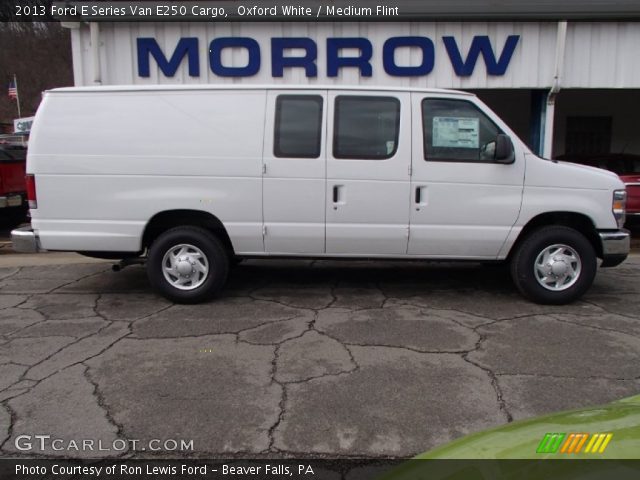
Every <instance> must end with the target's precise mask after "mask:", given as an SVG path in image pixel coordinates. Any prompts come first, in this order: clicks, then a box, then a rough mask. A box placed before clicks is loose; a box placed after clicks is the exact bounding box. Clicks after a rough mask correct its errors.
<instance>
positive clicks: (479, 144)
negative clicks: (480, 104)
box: [422, 98, 501, 162]
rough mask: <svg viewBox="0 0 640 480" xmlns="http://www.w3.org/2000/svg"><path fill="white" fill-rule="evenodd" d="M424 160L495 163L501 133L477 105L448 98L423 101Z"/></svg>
mask: <svg viewBox="0 0 640 480" xmlns="http://www.w3.org/2000/svg"><path fill="white" fill-rule="evenodd" d="M422 130H423V141H424V144H423V145H424V159H425V160H427V161H437V162H493V161H494V156H495V147H496V137H497V135H498V134H499V133H501V132H500V129H499V128H498V127H497V126H496V124H495V123H493V122H492V121H491V120H489V118H488V117H487V116H486V115H485V114H484V113H482V112H481V111H480V110H479V109H478V108H477V107H476V106H475V105H474V104H472V103H471V102H467V101H465V100H450V99H446V98H434V99H425V100H423V101H422Z"/></svg>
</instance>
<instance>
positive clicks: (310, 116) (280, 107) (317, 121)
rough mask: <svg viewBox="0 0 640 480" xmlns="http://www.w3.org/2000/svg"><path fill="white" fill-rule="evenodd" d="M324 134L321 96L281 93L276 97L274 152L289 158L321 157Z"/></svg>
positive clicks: (276, 154) (277, 155)
mask: <svg viewBox="0 0 640 480" xmlns="http://www.w3.org/2000/svg"><path fill="white" fill-rule="evenodd" d="M321 138H322V97H320V96H318V95H280V96H279V97H278V98H277V99H276V122H275V135H274V141H273V154H274V155H275V156H276V157H286V158H291V157H294V158H318V157H319V156H320V141H321Z"/></svg>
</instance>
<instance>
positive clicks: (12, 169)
mask: <svg viewBox="0 0 640 480" xmlns="http://www.w3.org/2000/svg"><path fill="white" fill-rule="evenodd" d="M26 158H27V149H26V148H25V147H24V146H22V145H15V144H10V143H9V144H3V143H0V216H1V217H2V218H5V219H6V218H9V217H16V216H20V215H25V214H26V212H27V203H26V201H27V193H26V192H27V186H26V183H25V166H26Z"/></svg>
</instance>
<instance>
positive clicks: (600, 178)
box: [526, 155, 624, 190]
mask: <svg viewBox="0 0 640 480" xmlns="http://www.w3.org/2000/svg"><path fill="white" fill-rule="evenodd" d="M527 164H528V165H527V181H526V183H527V185H529V186H539V187H557V188H581V189H592V190H616V189H623V188H624V183H623V182H622V180H621V179H620V177H619V176H618V175H616V174H615V173H613V172H610V171H609V170H603V169H601V168H596V167H590V166H587V165H580V164H577V163H571V162H564V161H555V160H554V161H552V160H545V159H542V158H540V157H536V156H535V155H532V156H527Z"/></svg>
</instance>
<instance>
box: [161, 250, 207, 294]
mask: <svg viewBox="0 0 640 480" xmlns="http://www.w3.org/2000/svg"><path fill="white" fill-rule="evenodd" d="M162 273H163V274H164V278H165V280H166V281H167V282H168V283H169V285H171V286H172V287H175V288H177V289H179V290H194V289H196V288H198V287H199V286H200V285H202V284H203V283H204V282H205V281H206V279H207V276H208V274H209V261H208V260H207V257H206V255H205V254H204V253H203V251H202V250H200V249H199V248H198V247H196V246H195V245H190V244H188V243H181V244H179V245H176V246H174V247H171V248H170V249H169V250H167V253H165V254H164V257H163V258H162Z"/></svg>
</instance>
